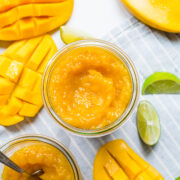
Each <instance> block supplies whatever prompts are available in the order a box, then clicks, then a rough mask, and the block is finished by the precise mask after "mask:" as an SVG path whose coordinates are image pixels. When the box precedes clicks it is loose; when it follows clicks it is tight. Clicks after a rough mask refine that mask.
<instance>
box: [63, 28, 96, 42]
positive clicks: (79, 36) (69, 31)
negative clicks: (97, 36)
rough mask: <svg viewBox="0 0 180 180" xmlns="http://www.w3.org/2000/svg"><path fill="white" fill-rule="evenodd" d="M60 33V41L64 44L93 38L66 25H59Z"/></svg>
mask: <svg viewBox="0 0 180 180" xmlns="http://www.w3.org/2000/svg"><path fill="white" fill-rule="evenodd" d="M60 35H61V39H62V41H63V42H64V43H65V44H70V43H72V42H75V41H79V40H83V39H93V38H92V37H91V36H90V35H89V34H87V33H85V32H82V31H80V30H77V29H74V28H71V27H68V26H61V27H60Z"/></svg>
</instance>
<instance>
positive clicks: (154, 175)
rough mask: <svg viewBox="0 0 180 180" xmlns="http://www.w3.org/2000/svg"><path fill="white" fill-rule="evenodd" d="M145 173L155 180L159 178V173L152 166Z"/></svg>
mask: <svg viewBox="0 0 180 180" xmlns="http://www.w3.org/2000/svg"><path fill="white" fill-rule="evenodd" d="M145 172H146V173H147V174H148V175H149V176H150V177H152V178H153V179H157V178H158V176H159V172H158V171H157V170H156V169H155V168H154V167H152V166H149V167H148V168H147V169H146V170H145Z"/></svg>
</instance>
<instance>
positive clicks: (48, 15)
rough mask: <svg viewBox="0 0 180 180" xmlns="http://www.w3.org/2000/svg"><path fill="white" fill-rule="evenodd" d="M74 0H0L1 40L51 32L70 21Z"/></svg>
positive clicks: (18, 38)
mask: <svg viewBox="0 0 180 180" xmlns="http://www.w3.org/2000/svg"><path fill="white" fill-rule="evenodd" d="M73 4H74V1H73V0H53V1H47V0H19V1H16V2H13V1H12V0H7V1H4V0H0V22H1V24H0V40H8V41H9V40H20V39H25V38H31V37H34V36H38V35H41V34H44V33H46V32H49V31H51V30H53V29H55V28H57V27H59V26H60V25H62V24H64V23H65V22H67V21H68V19H69V18H70V16H71V14H72V10H73Z"/></svg>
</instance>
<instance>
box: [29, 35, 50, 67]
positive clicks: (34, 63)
mask: <svg viewBox="0 0 180 180" xmlns="http://www.w3.org/2000/svg"><path fill="white" fill-rule="evenodd" d="M50 46H51V41H50V40H49V35H46V36H44V38H43V40H42V43H41V44H40V45H39V46H38V47H37V49H36V50H35V52H34V53H33V55H32V56H31V58H30V60H29V61H28V62H27V65H26V66H27V67H28V68H30V69H32V70H37V68H38V66H39V65H40V64H41V62H42V61H43V59H44V58H45V56H46V55H47V54H48V51H49V49H50Z"/></svg>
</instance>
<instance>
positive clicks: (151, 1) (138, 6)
mask: <svg viewBox="0 0 180 180" xmlns="http://www.w3.org/2000/svg"><path fill="white" fill-rule="evenodd" d="M122 2H123V3H124V5H125V6H126V7H127V9H128V10H129V11H130V12H131V13H132V14H133V15H134V16H136V17H137V18H138V19H139V20H141V21H142V22H144V23H145V24H147V25H149V26H152V27H153V28H157V29H159V30H162V31H166V32H173V33H179V32H180V1H178V0H171V1H168V0H167V1H166V0H133V1H132V0H122Z"/></svg>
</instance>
